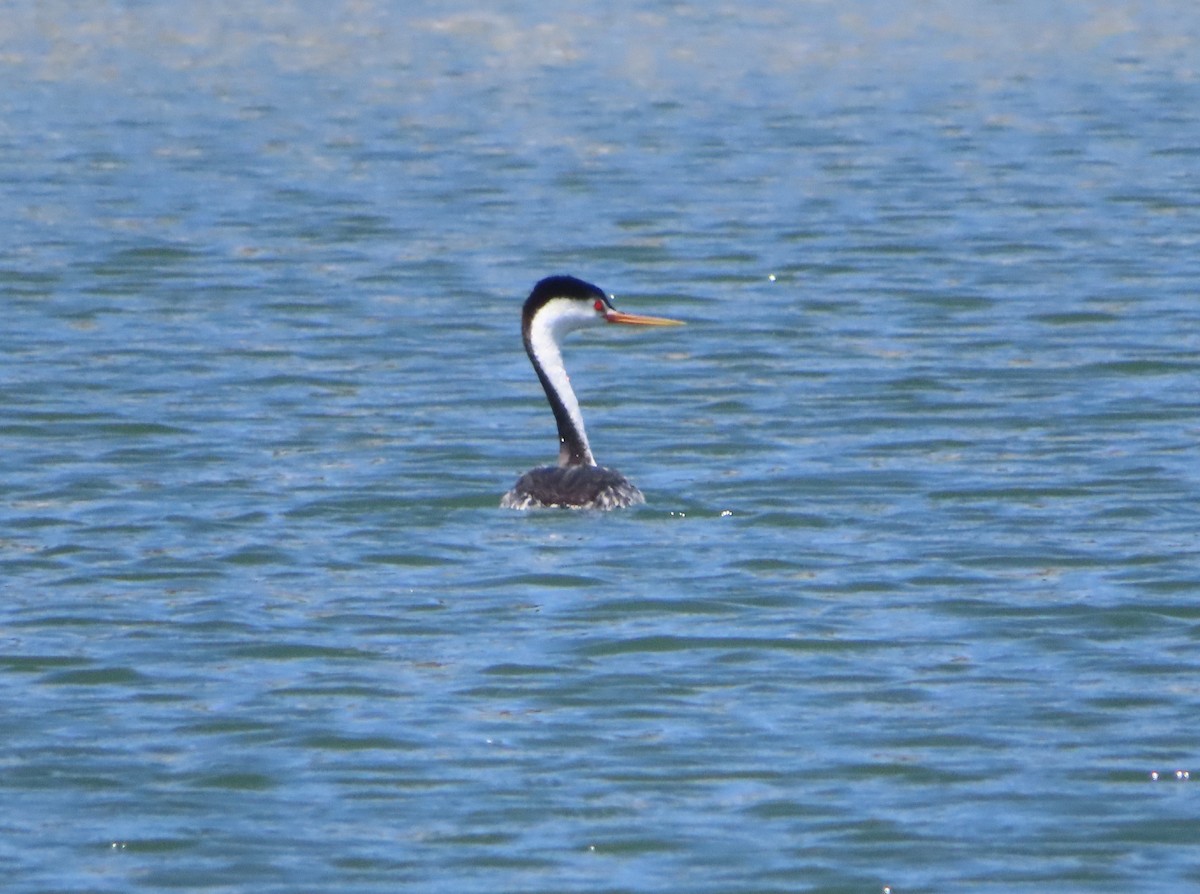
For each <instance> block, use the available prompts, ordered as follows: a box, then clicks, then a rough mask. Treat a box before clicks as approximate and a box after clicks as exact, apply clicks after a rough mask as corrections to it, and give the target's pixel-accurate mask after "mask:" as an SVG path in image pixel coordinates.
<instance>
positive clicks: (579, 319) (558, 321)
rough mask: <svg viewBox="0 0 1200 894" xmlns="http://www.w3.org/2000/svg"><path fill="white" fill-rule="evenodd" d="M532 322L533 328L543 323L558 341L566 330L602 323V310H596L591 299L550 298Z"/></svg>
mask: <svg viewBox="0 0 1200 894" xmlns="http://www.w3.org/2000/svg"><path fill="white" fill-rule="evenodd" d="M534 322H535V328H536V327H537V325H544V326H545V327H546V329H547V331H548V334H549V335H550V336H551V337H552V338H553V339H554V340H555V341H556V342H558V341H561V340H562V337H563V336H564V335H566V334H567V333H568V332H574V331H575V330H576V329H583V328H585V327H587V326H598V325H599V324H600V323H603V322H604V312H603V311H600V310H596V306H595V304H594V303H593V302H591V301H584V300H581V299H579V298H552V299H551V300H549V301H547V302H546V303H545V305H543V306H542V309H541V310H540V311H538V315H537V318H536V319H535V321H534Z"/></svg>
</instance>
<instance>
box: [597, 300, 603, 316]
mask: <svg viewBox="0 0 1200 894" xmlns="http://www.w3.org/2000/svg"><path fill="white" fill-rule="evenodd" d="M596 310H598V311H600V312H601V313H603V312H604V302H603V301H601V300H600V299H599V298H597V299H596Z"/></svg>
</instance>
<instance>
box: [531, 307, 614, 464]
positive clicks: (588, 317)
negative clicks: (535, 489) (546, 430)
mask: <svg viewBox="0 0 1200 894" xmlns="http://www.w3.org/2000/svg"><path fill="white" fill-rule="evenodd" d="M598 322H602V320H599V319H598V318H597V316H596V314H595V313H594V312H592V311H591V310H590V308H587V307H586V306H584V307H583V308H580V306H579V302H577V301H570V300H567V299H554V300H553V301H550V302H548V303H547V304H546V305H545V306H544V307H543V308H542V309H541V310H540V311H538V313H537V315H536V316H535V317H534V318H533V320H532V322H531V324H530V327H529V352H530V359H531V360H532V361H533V363H534V365H535V366H537V367H539V368H540V369H541V371H542V373H543V374H544V375H545V377H546V381H547V382H548V383H549V388H550V389H553V391H554V393H555V395H556V396H557V397H558V399H559V401H561V403H562V406H563V409H565V410H566V413H567V416H568V417H569V419H570V424H571V426H572V427H573V428H574V429H575V435H576V436H577V438H578V441H579V442H580V445H581V446H582V448H583V449H582V453H583V461H584V462H585V463H586V464H587V465H590V466H594V465H596V459H595V457H594V456H593V455H592V448H591V445H589V444H588V438H587V432H586V431H585V430H584V427H583V414H582V413H581V412H580V410H579V401H578V400H577V399H576V397H575V390H574V389H573V388H572V387H571V378H570V376H568V375H567V369H566V367H565V366H564V365H563V359H562V350H561V349H560V348H559V342H560V340H561V339H562V337H563V336H564V335H566V334H567V333H568V332H571V331H572V330H574V329H579V328H582V327H584V326H592V325H595V324H596V323H598ZM547 397H548V398H550V400H551V404H553V398H552V397H551V396H550V395H549V394H547ZM569 456H570V451H569V449H568V447H567V445H566V443H565V441H564V439H563V437H562V433H561V432H560V436H559V460H558V461H559V465H566V464H567V460H568V459H569Z"/></svg>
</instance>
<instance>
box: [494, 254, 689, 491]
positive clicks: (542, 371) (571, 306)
mask: <svg viewBox="0 0 1200 894" xmlns="http://www.w3.org/2000/svg"><path fill="white" fill-rule="evenodd" d="M601 323H626V324H630V325H635V326H676V325H680V323H679V321H678V320H668V319H665V318H663V317H646V316H641V315H638V314H626V313H622V312H621V311H618V310H617V309H616V308H614V307H613V305H612V301H611V300H609V298H608V296H607V295H605V294H604V292H602V291H601V290H600V289H599V288H597V287H596V286H594V285H592V284H591V283H586V282H584V281H583V280H581V279H576V278H575V277H573V276H551V277H548V278H546V279H543V280H542V281H541V282H539V283H538V284H537V285H536V286H534V287H533V291H532V292H530V294H529V298H528V299H526V301H525V306H524V308H523V309H522V312H521V334H522V337H523V338H524V341H525V351H526V353H527V354H529V361H530V362H531V363H532V364H533V369H534V371H535V372H536V373H537V377H538V380H539V381H540V382H541V383H542V388H543V389H544V390H545V392H546V399H547V400H548V401H549V403H550V409H551V410H552V411H553V412H554V420H555V422H556V423H557V424H558V444H559V450H558V465H556V466H542V467H539V468H536V469H533V470H531V471H529V472H526V473H525V474H524V475H522V476H521V477H520V478H519V479H517V483H516V484H515V485H513V488H512V490H510V491H509V492H508V493H506V494H505V495H504V498H503V499H502V500H501V501H500V505H501V507H503V508H506V509H537V508H559V507H561V508H569V509H619V508H621V507H624V506H633V505H636V504H638V503H644V502H645V497H643V496H642V492H641V491H640V490H638V489H637V487H635V486H634V485H633V483H632V482H630V481H629V479H627V478H626V477H625V476H624V475H622V474H621V473H620V472H618V471H616V470H615V469H606V468H604V467H603V466H599V465H597V464H596V459H595V457H594V456H593V455H592V448H591V445H589V444H588V439H587V433H586V432H585V431H584V428H583V415H582V413H581V412H580V410H579V401H578V400H577V399H576V398H575V392H574V390H573V389H572V388H571V380H570V378H569V377H568V376H567V371H566V368H565V367H564V366H563V361H562V351H561V349H560V348H559V342H560V340H561V339H562V337H563V336H564V335H566V334H567V333H568V332H571V331H573V330H575V329H581V328H583V327H586V326H593V325H598V324H601Z"/></svg>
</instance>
